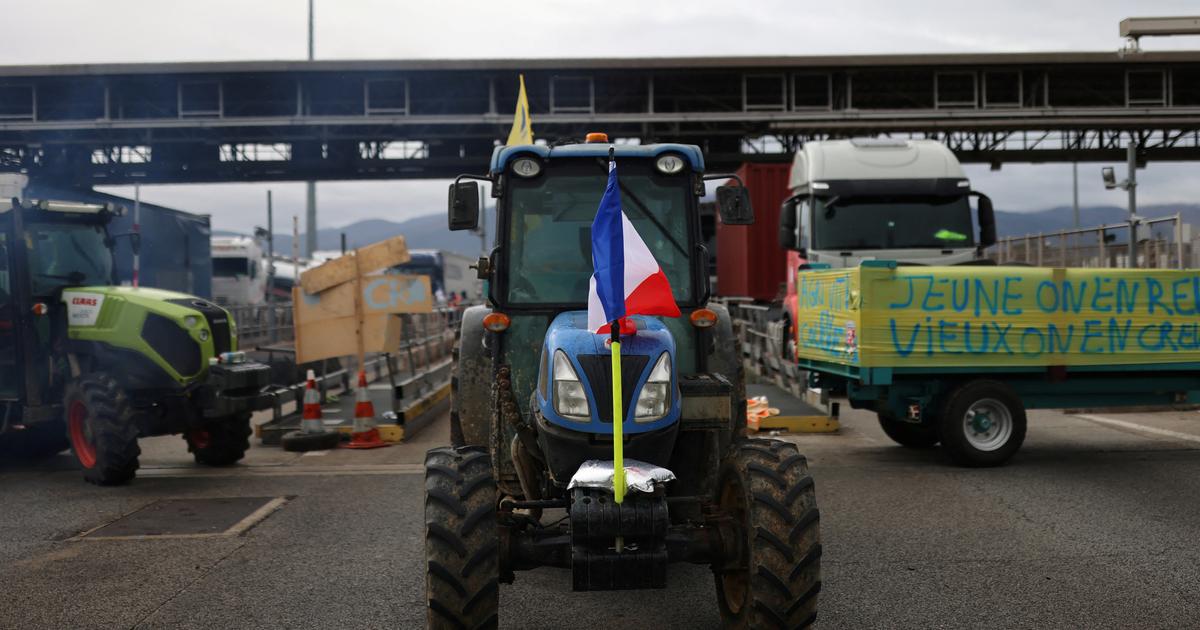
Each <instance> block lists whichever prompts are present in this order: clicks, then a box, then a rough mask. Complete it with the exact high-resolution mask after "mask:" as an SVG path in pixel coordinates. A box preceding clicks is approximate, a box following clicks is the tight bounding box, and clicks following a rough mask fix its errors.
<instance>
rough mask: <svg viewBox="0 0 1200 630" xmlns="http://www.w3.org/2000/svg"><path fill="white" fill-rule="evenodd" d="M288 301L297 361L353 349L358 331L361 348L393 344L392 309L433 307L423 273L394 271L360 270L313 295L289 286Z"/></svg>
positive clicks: (384, 348)
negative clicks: (359, 273)
mask: <svg viewBox="0 0 1200 630" xmlns="http://www.w3.org/2000/svg"><path fill="white" fill-rule="evenodd" d="M360 291H361V293H360ZM292 304H293V309H294V312H293V316H294V318H295V320H294V321H295V326H296V335H295V336H296V362H297V363H308V362H310V361H319V360H321V359H329V358H333V357H343V356H351V355H355V354H357V353H358V352H360V335H361V351H362V352H388V351H390V350H394V349H396V348H397V347H398V346H399V344H400V333H401V330H400V318H399V317H396V315H398V314H401V313H428V312H430V311H432V310H433V298H432V295H431V292H430V286H429V277H428V276H409V275H400V274H384V275H374V276H365V277H362V278H358V279H356V280H355V281H352V282H347V283H344V284H339V285H337V286H335V287H333V288H329V289H327V290H325V291H322V292H321V293H318V294H316V295H313V294H310V293H307V292H305V291H304V289H303V288H301V287H295V288H294V289H293V294H292ZM360 311H361V321H360V315H359V313H360Z"/></svg>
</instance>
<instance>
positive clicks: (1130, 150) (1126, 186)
mask: <svg viewBox="0 0 1200 630" xmlns="http://www.w3.org/2000/svg"><path fill="white" fill-rule="evenodd" d="M1137 148H1138V145H1137V142H1135V141H1133V140H1130V141H1129V146H1128V147H1126V151H1125V153H1126V161H1127V162H1128V164H1129V177H1127V178H1126V179H1124V180H1122V181H1119V182H1118V181H1117V176H1116V173H1115V172H1114V171H1113V167H1111V166H1105V167H1104V168H1102V169H1100V175H1101V176H1102V177H1103V178H1104V187H1105V188H1107V189H1108V190H1112V189H1114V188H1120V189H1121V190H1127V191H1129V264H1128V267H1129V268H1131V269H1132V268H1136V267H1137V266H1138V258H1137V257H1138V252H1137V245H1138V225H1139V224H1140V223H1141V217H1139V216H1138V215H1137Z"/></svg>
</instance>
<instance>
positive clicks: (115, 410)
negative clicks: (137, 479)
mask: <svg viewBox="0 0 1200 630" xmlns="http://www.w3.org/2000/svg"><path fill="white" fill-rule="evenodd" d="M63 403H64V407H65V408H66V414H67V439H68V440H69V441H70V442H71V450H72V452H74V453H75V459H76V460H77V461H78V462H79V466H80V467H81V468H82V469H83V478H84V479H85V480H87V481H88V482H89V483H94V484H97V485H101V486H115V485H120V484H123V483H128V482H129V480H131V479H133V476H134V475H135V474H136V473H137V469H138V456H139V455H141V453H142V450H141V448H139V447H138V443H137V439H138V428H137V424H136V423H134V422H133V419H132V418H131V417H130V414H129V399H128V398H127V397H126V396H125V392H124V391H123V390H122V389H121V387H120V386H119V385H118V384H117V382H116V380H114V379H113V378H112V377H110V376H108V375H107V374H102V373H92V374H85V375H83V376H81V377H80V378H79V380H77V381H75V382H73V383H70V384H69V385H67V387H66V395H65V396H64V397H63Z"/></svg>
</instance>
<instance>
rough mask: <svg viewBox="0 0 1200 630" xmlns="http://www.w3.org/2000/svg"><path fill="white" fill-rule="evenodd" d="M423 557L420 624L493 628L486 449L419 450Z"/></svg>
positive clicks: (494, 578)
mask: <svg viewBox="0 0 1200 630" xmlns="http://www.w3.org/2000/svg"><path fill="white" fill-rule="evenodd" d="M425 560H426V572H425V595H426V602H427V605H428V606H427V608H426V613H425V614H426V617H425V627H426V628H430V629H435V630H440V629H442V628H495V627H496V626H497V624H498V619H499V610H500V537H499V530H498V528H497V527H496V482H495V479H494V478H493V477H492V462H491V458H490V457H489V456H488V454H487V451H485V450H483V449H480V448H478V447H471V446H468V447H465V448H451V447H441V448H435V449H433V450H431V451H429V452H427V453H426V454H425Z"/></svg>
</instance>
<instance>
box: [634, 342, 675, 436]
mask: <svg viewBox="0 0 1200 630" xmlns="http://www.w3.org/2000/svg"><path fill="white" fill-rule="evenodd" d="M670 406H671V357H670V356H669V355H668V354H667V353H666V352H664V353H662V356H660V357H659V358H658V362H657V363H655V364H654V369H653V370H650V378H647V379H646V384H645V385H642V392H641V393H640V394H638V399H637V405H636V406H635V408H634V412H633V420H634V422H653V421H655V420H658V419H659V418H661V417H663V416H665V415H667V408H668V407H670Z"/></svg>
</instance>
